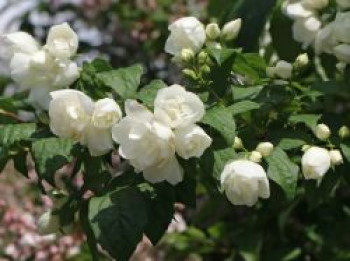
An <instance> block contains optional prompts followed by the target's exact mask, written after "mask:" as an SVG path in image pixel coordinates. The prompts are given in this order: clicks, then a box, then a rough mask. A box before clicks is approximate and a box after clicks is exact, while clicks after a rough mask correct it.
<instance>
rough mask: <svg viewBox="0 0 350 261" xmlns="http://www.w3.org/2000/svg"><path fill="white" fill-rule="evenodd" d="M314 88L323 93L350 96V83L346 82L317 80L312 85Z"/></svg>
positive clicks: (339, 96) (343, 96) (342, 96)
mask: <svg viewBox="0 0 350 261" xmlns="http://www.w3.org/2000/svg"><path fill="white" fill-rule="evenodd" d="M311 89H312V90H316V91H318V92H320V93H321V94H323V95H332V96H336V97H338V98H346V99H349V98H350V85H349V84H346V83H344V82H337V81H324V82H316V83H314V84H313V85H312V86H311Z"/></svg>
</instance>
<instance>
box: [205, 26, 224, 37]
mask: <svg viewBox="0 0 350 261" xmlns="http://www.w3.org/2000/svg"><path fill="white" fill-rule="evenodd" d="M205 32H206V34H207V37H208V39H210V40H215V39H217V38H218V37H219V36H220V33H221V30H220V28H219V25H218V24H217V23H211V24H208V25H207V27H206V28H205Z"/></svg>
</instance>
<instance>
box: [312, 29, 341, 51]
mask: <svg viewBox="0 0 350 261" xmlns="http://www.w3.org/2000/svg"><path fill="white" fill-rule="evenodd" d="M333 27H334V24H333V23H329V24H327V25H326V26H325V27H323V28H322V29H321V30H320V31H318V32H317V35H316V38H315V52H316V54H320V53H323V52H325V53H328V54H332V53H333V48H334V46H335V45H336V44H337V39H336V38H335V36H334V33H333Z"/></svg>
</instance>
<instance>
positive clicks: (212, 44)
mask: <svg viewBox="0 0 350 261" xmlns="http://www.w3.org/2000/svg"><path fill="white" fill-rule="evenodd" d="M206 45H207V47H209V48H215V49H218V50H221V49H222V45H221V44H220V43H218V42H207V43H206Z"/></svg>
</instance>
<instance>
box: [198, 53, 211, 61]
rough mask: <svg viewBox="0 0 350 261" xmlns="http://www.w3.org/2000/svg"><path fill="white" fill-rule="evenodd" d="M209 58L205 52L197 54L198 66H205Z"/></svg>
mask: <svg viewBox="0 0 350 261" xmlns="http://www.w3.org/2000/svg"><path fill="white" fill-rule="evenodd" d="M208 58H209V56H208V54H207V52H205V51H201V52H200V53H199V54H198V62H199V63H200V64H205V63H206V62H207V60H208Z"/></svg>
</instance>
